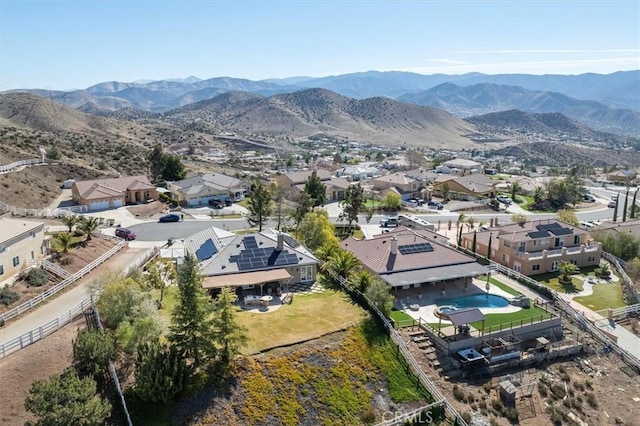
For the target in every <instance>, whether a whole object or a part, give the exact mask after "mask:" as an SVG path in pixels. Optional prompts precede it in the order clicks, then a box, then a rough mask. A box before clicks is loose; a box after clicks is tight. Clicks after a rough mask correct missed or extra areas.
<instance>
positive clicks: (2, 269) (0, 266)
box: [0, 265, 4, 275]
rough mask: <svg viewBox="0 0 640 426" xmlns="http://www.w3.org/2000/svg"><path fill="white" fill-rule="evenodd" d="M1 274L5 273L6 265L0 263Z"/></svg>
mask: <svg viewBox="0 0 640 426" xmlns="http://www.w3.org/2000/svg"><path fill="white" fill-rule="evenodd" d="M0 275H4V265H0Z"/></svg>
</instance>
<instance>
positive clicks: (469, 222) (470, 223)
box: [467, 216, 476, 230]
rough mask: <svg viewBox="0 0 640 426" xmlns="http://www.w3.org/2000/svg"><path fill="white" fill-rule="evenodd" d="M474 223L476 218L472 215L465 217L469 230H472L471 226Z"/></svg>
mask: <svg viewBox="0 0 640 426" xmlns="http://www.w3.org/2000/svg"><path fill="white" fill-rule="evenodd" d="M475 224H476V218H475V217H473V216H469V217H468V218H467V226H469V230H473V227H474V226H475Z"/></svg>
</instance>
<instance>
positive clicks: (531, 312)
mask: <svg viewBox="0 0 640 426" xmlns="http://www.w3.org/2000/svg"><path fill="white" fill-rule="evenodd" d="M541 315H544V316H545V317H546V318H549V317H550V314H548V313H547V312H546V311H545V310H543V309H540V308H538V307H536V306H532V307H530V308H529V309H520V310H519V311H517V312H513V313H508V314H488V315H486V319H485V321H484V327H485V328H489V327H492V326H496V325H500V324H504V325H505V327H508V326H509V323H511V322H512V321H514V322H516V321H517V322H518V324H517V325H520V321H524V322H525V323H526V322H528V321H530V320H531V318H534V319H535V320H537V321H539V320H540V316H541ZM471 325H472V326H473V328H475V329H477V330H479V329H480V328H481V327H482V321H476V322H474V323H472V324H471Z"/></svg>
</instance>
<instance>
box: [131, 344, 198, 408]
mask: <svg viewBox="0 0 640 426" xmlns="http://www.w3.org/2000/svg"><path fill="white" fill-rule="evenodd" d="M189 373H190V369H189V367H187V363H186V362H185V359H184V357H183V356H182V354H181V353H180V352H179V351H178V350H177V349H176V348H174V347H167V346H161V345H160V342H158V341H157V340H156V341H154V342H151V343H145V344H143V345H140V346H139V347H138V354H137V357H136V372H135V377H136V385H135V391H136V393H137V394H138V396H139V397H140V399H142V400H143V401H153V402H169V401H171V400H172V399H173V397H174V396H175V395H176V394H177V393H178V392H180V391H182V390H183V389H184V387H185V384H186V382H187V379H188V377H189Z"/></svg>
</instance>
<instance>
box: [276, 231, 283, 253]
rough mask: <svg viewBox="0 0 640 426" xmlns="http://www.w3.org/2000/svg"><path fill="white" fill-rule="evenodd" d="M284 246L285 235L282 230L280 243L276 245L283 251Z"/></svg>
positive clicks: (279, 236) (279, 237)
mask: <svg viewBox="0 0 640 426" xmlns="http://www.w3.org/2000/svg"><path fill="white" fill-rule="evenodd" d="M283 248H284V235H283V234H282V232H278V244H277V245H276V250H278V251H282V249H283Z"/></svg>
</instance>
